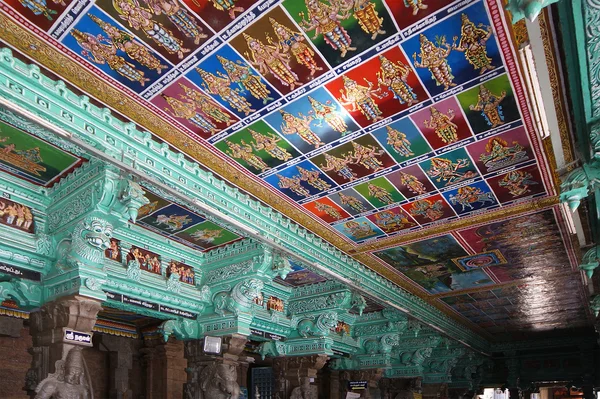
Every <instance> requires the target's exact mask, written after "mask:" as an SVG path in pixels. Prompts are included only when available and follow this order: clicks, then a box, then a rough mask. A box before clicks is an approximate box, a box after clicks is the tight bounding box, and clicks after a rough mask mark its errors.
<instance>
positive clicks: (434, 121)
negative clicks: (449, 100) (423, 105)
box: [423, 106, 458, 144]
mask: <svg viewBox="0 0 600 399" xmlns="http://www.w3.org/2000/svg"><path fill="white" fill-rule="evenodd" d="M429 112H430V113H431V118H430V119H426V120H424V121H423V124H424V125H425V127H426V128H429V129H433V130H435V134H437V135H438V137H439V138H441V139H442V141H443V142H444V143H446V144H450V143H454V142H455V141H456V140H458V135H457V134H456V133H457V131H458V126H457V125H456V124H455V123H453V122H452V120H454V117H455V114H454V110H453V109H449V110H448V113H447V114H442V113H441V112H440V111H438V110H437V109H436V108H435V107H433V106H432V107H431V108H429Z"/></svg>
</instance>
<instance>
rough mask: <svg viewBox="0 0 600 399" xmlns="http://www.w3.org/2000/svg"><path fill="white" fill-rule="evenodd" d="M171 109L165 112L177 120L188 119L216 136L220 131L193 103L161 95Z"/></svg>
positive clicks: (166, 109)
mask: <svg viewBox="0 0 600 399" xmlns="http://www.w3.org/2000/svg"><path fill="white" fill-rule="evenodd" d="M161 96H162V98H164V99H165V101H166V102H167V104H169V106H170V108H165V111H167V112H168V113H170V114H172V115H173V116H174V117H176V118H182V119H187V120H188V121H190V123H193V124H194V125H196V126H198V127H199V128H200V129H202V130H203V131H205V132H206V133H210V134H211V135H212V134H215V133H217V132H218V131H219V129H218V128H217V126H216V125H215V124H214V123H212V121H211V120H210V119H208V118H207V117H206V116H205V115H204V114H203V113H200V112H197V111H196V105H195V104H194V103H193V102H191V101H189V100H188V101H180V100H178V99H176V98H174V97H169V96H167V95H165V94H161Z"/></svg>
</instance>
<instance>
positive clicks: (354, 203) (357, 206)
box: [339, 193, 367, 213]
mask: <svg viewBox="0 0 600 399" xmlns="http://www.w3.org/2000/svg"><path fill="white" fill-rule="evenodd" d="M339 196H340V202H341V203H342V205H348V206H349V207H350V208H352V209H354V210H355V211H356V212H358V213H361V212H365V211H366V210H367V208H366V207H365V206H364V205H363V203H362V202H361V201H360V200H359V199H358V198H356V197H353V196H351V195H346V194H344V193H339Z"/></svg>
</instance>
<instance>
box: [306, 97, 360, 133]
mask: <svg viewBox="0 0 600 399" xmlns="http://www.w3.org/2000/svg"><path fill="white" fill-rule="evenodd" d="M308 101H309V102H310V106H311V107H312V111H311V112H310V113H311V114H312V115H314V118H315V119H316V120H318V121H319V123H318V124H317V126H319V127H320V126H323V121H325V123H327V124H328V125H329V127H330V128H332V129H333V130H335V131H336V132H340V133H342V135H344V134H347V133H350V131H349V130H348V125H347V124H346V122H345V121H344V118H342V116H341V115H340V114H339V113H338V112H337V107H336V106H335V105H333V104H332V102H331V101H330V100H328V101H327V102H326V103H325V104H323V103H322V102H320V101H318V100H315V99H314V98H312V97H311V96H308Z"/></svg>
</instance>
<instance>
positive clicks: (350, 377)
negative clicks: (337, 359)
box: [340, 369, 384, 399]
mask: <svg viewBox="0 0 600 399" xmlns="http://www.w3.org/2000/svg"><path fill="white" fill-rule="evenodd" d="M383 371H384V370H383V369H367V370H345V371H342V372H341V378H340V389H341V392H340V393H341V397H342V398H345V397H346V393H347V392H349V389H348V382H350V381H367V389H365V390H364V391H362V392H359V391H357V392H356V393H360V394H361V395H360V397H361V398H364V399H371V389H374V390H375V389H379V380H381V378H382V377H383Z"/></svg>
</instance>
